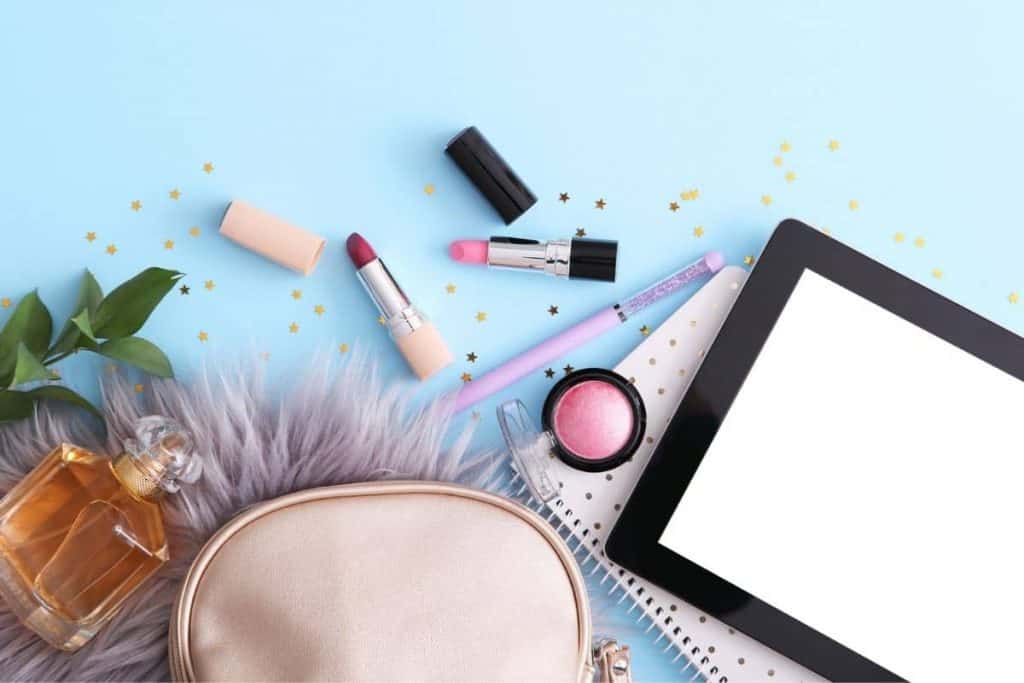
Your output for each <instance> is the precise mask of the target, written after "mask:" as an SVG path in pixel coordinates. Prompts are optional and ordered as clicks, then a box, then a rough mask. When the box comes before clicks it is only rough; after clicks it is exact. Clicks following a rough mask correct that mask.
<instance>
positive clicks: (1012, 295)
mask: <svg viewBox="0 0 1024 683" xmlns="http://www.w3.org/2000/svg"><path fill="white" fill-rule="evenodd" d="M1006 298H1007V299H1009V301H1010V303H1011V304H1015V303H1017V302H1018V301H1020V294H1018V293H1017V292H1010V296H1008V297H1006ZM4 308H6V306H5V307H4Z"/></svg>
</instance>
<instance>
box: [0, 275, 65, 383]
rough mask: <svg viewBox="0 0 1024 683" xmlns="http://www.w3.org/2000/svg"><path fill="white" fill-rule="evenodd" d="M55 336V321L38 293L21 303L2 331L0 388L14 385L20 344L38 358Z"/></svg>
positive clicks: (0, 336)
mask: <svg viewBox="0 0 1024 683" xmlns="http://www.w3.org/2000/svg"><path fill="white" fill-rule="evenodd" d="M52 333H53V319H52V318H51V317H50V311H48V310H47V308H46V306H45V305H44V304H43V302H42V300H41V299H40V298H39V293H38V292H32V293H31V294H29V295H28V296H26V297H25V298H24V299H22V300H21V301H19V302H18V307H17V308H15V309H14V313H12V314H11V317H10V318H8V319H7V324H6V325H4V329H3V331H0V385H7V384H8V383H10V379H11V373H12V372H13V371H14V366H15V364H16V363H17V361H18V343H19V342H21V343H24V344H25V346H26V347H28V350H29V351H31V352H32V354H33V355H34V356H36V357H39V356H42V355H43V353H44V352H45V351H46V346H47V345H48V344H49V343H50V335H51V334H52Z"/></svg>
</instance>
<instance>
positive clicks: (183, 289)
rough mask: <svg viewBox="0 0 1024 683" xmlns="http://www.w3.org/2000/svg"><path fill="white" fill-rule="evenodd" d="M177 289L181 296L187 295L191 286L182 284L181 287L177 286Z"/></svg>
mask: <svg viewBox="0 0 1024 683" xmlns="http://www.w3.org/2000/svg"><path fill="white" fill-rule="evenodd" d="M178 291H179V292H181V295H182V296H188V294H189V292H191V291H192V288H191V287H189V286H188V285H182V286H181V287H178Z"/></svg>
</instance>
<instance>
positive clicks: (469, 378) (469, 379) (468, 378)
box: [460, 372, 473, 382]
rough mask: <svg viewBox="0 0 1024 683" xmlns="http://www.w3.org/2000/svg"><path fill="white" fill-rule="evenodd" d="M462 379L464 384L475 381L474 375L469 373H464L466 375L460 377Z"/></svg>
mask: <svg viewBox="0 0 1024 683" xmlns="http://www.w3.org/2000/svg"><path fill="white" fill-rule="evenodd" d="M460 379H461V380H462V381H463V382H472V381H473V375H471V374H469V373H468V372H464V373H462V376H461V377H460Z"/></svg>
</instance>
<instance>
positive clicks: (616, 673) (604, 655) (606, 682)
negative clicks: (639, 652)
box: [594, 639, 633, 683]
mask: <svg viewBox="0 0 1024 683" xmlns="http://www.w3.org/2000/svg"><path fill="white" fill-rule="evenodd" d="M594 661H595V662H596V663H597V669H598V672H599V674H600V678H599V679H598V681H599V683H633V673H632V670H631V667H630V655H629V646H628V645H621V646H620V645H619V644H618V643H617V642H616V641H614V640H610V639H608V640H601V641H599V642H598V643H597V645H595V646H594Z"/></svg>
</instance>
